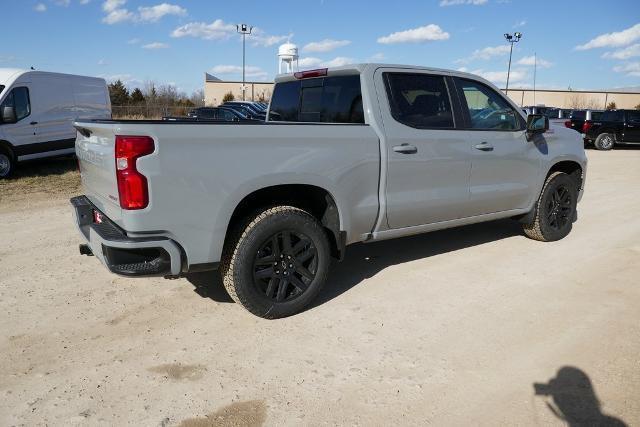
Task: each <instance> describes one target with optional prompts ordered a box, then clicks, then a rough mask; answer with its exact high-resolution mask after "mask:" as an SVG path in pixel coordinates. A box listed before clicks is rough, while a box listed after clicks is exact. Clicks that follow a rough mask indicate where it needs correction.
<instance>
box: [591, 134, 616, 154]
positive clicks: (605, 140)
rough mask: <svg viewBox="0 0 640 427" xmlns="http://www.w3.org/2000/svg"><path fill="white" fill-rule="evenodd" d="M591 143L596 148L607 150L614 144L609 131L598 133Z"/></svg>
mask: <svg viewBox="0 0 640 427" xmlns="http://www.w3.org/2000/svg"><path fill="white" fill-rule="evenodd" d="M593 145H594V146H595V147H596V149H597V150H602V151H609V150H611V149H612V148H613V146H614V145H615V139H614V137H613V135H612V134H610V133H601V134H600V135H598V137H597V138H596V140H595V142H594V143H593Z"/></svg>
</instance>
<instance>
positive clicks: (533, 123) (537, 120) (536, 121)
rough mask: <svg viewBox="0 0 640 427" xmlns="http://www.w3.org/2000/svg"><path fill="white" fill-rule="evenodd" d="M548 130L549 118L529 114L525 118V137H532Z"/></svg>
mask: <svg viewBox="0 0 640 427" xmlns="http://www.w3.org/2000/svg"><path fill="white" fill-rule="evenodd" d="M548 130H549V118H548V117H546V116H543V115H542V114H529V116H528V117H527V135H528V136H530V137H531V136H533V135H537V134H540V133H545V132H546V131H548Z"/></svg>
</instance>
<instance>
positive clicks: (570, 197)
mask: <svg viewBox="0 0 640 427" xmlns="http://www.w3.org/2000/svg"><path fill="white" fill-rule="evenodd" d="M577 203H578V189H577V185H576V182H575V180H573V179H571V177H570V176H569V175H567V174H566V173H564V172H553V173H552V174H551V175H549V176H548V177H547V180H546V181H545V183H544V186H543V187H542V192H541V193H540V197H539V198H538V202H537V203H536V206H535V215H534V218H533V221H532V222H531V223H529V224H523V225H522V228H523V230H524V234H526V235H527V237H529V238H531V239H534V240H539V241H541V242H553V241H556V240H560V239H562V238H564V237H566V236H567V234H569V232H571V228H572V225H573V218H574V217H575V214H576V205H577Z"/></svg>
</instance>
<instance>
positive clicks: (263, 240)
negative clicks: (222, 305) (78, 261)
mask: <svg viewBox="0 0 640 427" xmlns="http://www.w3.org/2000/svg"><path fill="white" fill-rule="evenodd" d="M76 127H77V128H78V132H79V134H78V139H77V142H76V150H77V153H78V158H79V159H80V171H81V176H82V181H83V182H84V184H85V186H84V188H85V189H86V190H85V191H86V195H84V196H80V197H76V198H73V199H72V200H71V202H72V204H73V206H74V211H75V217H76V222H77V225H78V228H79V230H80V232H81V235H82V237H83V239H84V241H85V243H83V244H82V245H81V246H80V248H81V253H84V254H93V255H95V256H96V257H97V258H98V259H99V260H100V261H101V262H102V263H104V264H105V265H106V267H107V268H108V269H109V270H110V271H112V272H114V273H117V274H121V275H127V276H147V275H161V276H167V277H179V276H181V275H183V274H187V273H190V272H196V271H206V270H211V269H219V271H220V274H221V275H222V279H223V283H224V286H225V287H226V289H227V291H228V292H229V294H230V295H231V297H232V298H233V299H234V300H235V301H237V302H238V303H240V304H241V305H243V306H244V307H245V308H246V309H247V310H249V311H250V312H252V313H254V314H255V315H258V316H262V317H265V318H278V317H283V316H288V315H291V314H294V313H296V312H299V311H300V310H302V309H303V308H304V307H305V306H307V305H308V304H309V303H310V302H311V301H312V300H313V299H314V298H315V297H316V295H317V294H318V292H319V291H320V289H321V288H322V286H323V285H324V284H325V282H326V281H327V278H328V271H329V265H330V258H331V257H332V256H333V257H336V258H338V259H342V257H343V256H344V253H345V249H346V247H347V246H348V245H350V244H352V243H356V242H371V241H378V240H384V239H391V238H395V237H401V236H408V235H413V234H418V233H424V232H428V231H433V230H439V229H443V228H449V227H455V226H460V225H466V224H471V223H477V222H482V221H491V220H495V219H499V218H513V219H515V220H517V221H519V222H520V223H521V224H522V226H523V229H524V233H525V234H526V235H527V236H529V237H530V238H532V239H535V240H540V241H547V242H549V241H554V240H558V239H562V238H563V237H565V236H566V235H567V234H568V233H569V232H570V231H571V228H572V223H573V222H574V221H575V220H576V219H577V213H576V206H577V203H578V201H579V200H580V198H581V197H582V193H583V184H584V179H585V173H586V165H587V158H586V156H585V153H584V147H583V143H582V141H581V139H580V137H579V135H578V134H576V133H575V132H573V131H570V130H569V129H566V128H564V127H560V128H557V129H554V132H546V131H547V129H548V119H547V118H545V117H544V116H542V115H531V116H529V117H528V118H525V116H524V115H523V114H522V113H521V110H520V108H519V107H518V106H517V105H516V104H514V103H513V102H512V101H511V100H510V99H509V98H507V97H506V96H504V95H503V94H502V93H501V92H500V90H499V89H498V88H496V87H495V86H494V85H492V84H491V83H489V82H488V81H486V80H484V79H482V78H481V77H478V76H475V75H472V74H468V73H463V72H458V71H446V70H439V69H430V68H423V67H409V66H391V65H385V64H359V65H349V66H344V67H338V68H332V69H322V70H312V71H305V72H299V73H295V74H294V75H281V76H279V77H277V78H276V83H275V88H274V92H273V97H272V100H271V104H270V109H269V117H268V120H267V121H266V122H245V123H239V124H216V123H206V122H195V123H175V122H160V121H155V122H153V121H150V122H143V123H135V122H126V121H117V120H97V121H86V120H85V121H79V122H77V123H76ZM536 248H537V247H533V246H532V247H531V251H536V250H537V249H536ZM532 256H533V254H532Z"/></svg>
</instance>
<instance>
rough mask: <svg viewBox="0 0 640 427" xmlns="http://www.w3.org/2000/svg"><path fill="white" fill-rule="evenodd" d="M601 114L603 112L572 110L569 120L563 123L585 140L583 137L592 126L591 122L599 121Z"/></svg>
mask: <svg viewBox="0 0 640 427" xmlns="http://www.w3.org/2000/svg"><path fill="white" fill-rule="evenodd" d="M602 113H603V111H601V110H573V111H571V114H569V120H567V121H566V122H564V125H565V126H566V127H568V128H569V129H573V130H575V131H578V132H580V133H581V134H582V137H583V138H585V135H586V134H587V132H588V131H589V129H590V128H591V126H593V122H594V121H598V120H600V118H601V117H602Z"/></svg>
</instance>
